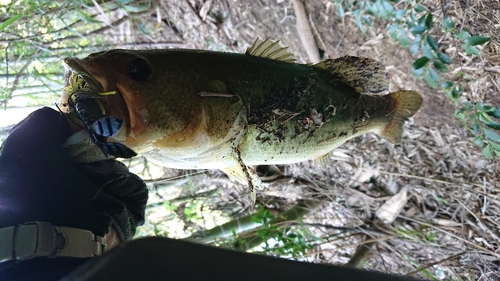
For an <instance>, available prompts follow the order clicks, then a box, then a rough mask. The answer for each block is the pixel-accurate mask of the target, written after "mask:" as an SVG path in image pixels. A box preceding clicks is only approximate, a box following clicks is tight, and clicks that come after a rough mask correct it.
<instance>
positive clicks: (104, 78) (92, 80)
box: [60, 58, 130, 139]
mask: <svg viewBox="0 0 500 281" xmlns="http://www.w3.org/2000/svg"><path fill="white" fill-rule="evenodd" d="M64 64H65V68H66V72H65V87H64V90H63V94H62V98H61V104H60V105H61V109H62V110H63V111H64V112H66V113H69V112H71V110H72V109H71V108H70V107H69V104H70V103H69V102H68V101H69V99H70V97H71V95H73V94H78V92H77V91H78V90H79V87H77V86H78V85H75V84H74V83H75V82H74V81H75V80H74V79H75V77H76V76H78V78H82V79H83V80H84V81H85V83H86V84H87V85H85V87H84V89H86V90H88V91H89V92H90V93H91V94H93V95H96V96H98V97H100V99H99V101H100V103H101V105H102V107H103V109H104V112H105V116H112V117H115V118H117V119H121V120H123V121H124V125H125V126H124V128H125V130H120V131H124V132H123V133H125V135H128V134H129V132H130V115H129V112H128V109H127V105H126V103H125V101H124V99H123V96H122V94H121V92H120V91H119V89H118V87H117V86H116V85H115V83H113V82H112V81H111V80H112V79H111V78H109V77H108V75H105V73H103V72H102V71H100V69H99V67H98V66H97V65H96V64H95V63H93V62H92V61H89V60H87V59H83V60H81V59H77V58H65V59H64ZM80 81H81V80H80ZM76 84H78V83H76ZM123 133H121V134H119V135H117V136H115V137H114V139H121V138H124V137H125V136H124V135H123Z"/></svg>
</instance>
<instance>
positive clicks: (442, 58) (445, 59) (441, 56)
mask: <svg viewBox="0 0 500 281" xmlns="http://www.w3.org/2000/svg"><path fill="white" fill-rule="evenodd" d="M438 58H439V60H440V61H442V62H443V63H446V64H450V63H451V59H450V57H449V56H448V55H447V54H445V53H441V52H439V53H438Z"/></svg>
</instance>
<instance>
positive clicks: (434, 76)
mask: <svg viewBox="0 0 500 281" xmlns="http://www.w3.org/2000/svg"><path fill="white" fill-rule="evenodd" d="M429 75H430V76H431V77H432V79H434V80H435V81H436V82H438V81H441V77H440V76H439V74H438V73H437V71H436V70H434V68H432V67H429ZM436 87H437V84H436Z"/></svg>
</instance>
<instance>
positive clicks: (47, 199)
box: [0, 108, 148, 241]
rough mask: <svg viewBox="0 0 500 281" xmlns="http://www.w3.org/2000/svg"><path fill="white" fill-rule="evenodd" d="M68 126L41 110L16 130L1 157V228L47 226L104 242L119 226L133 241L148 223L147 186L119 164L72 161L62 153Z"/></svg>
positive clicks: (54, 114) (49, 111)
mask: <svg viewBox="0 0 500 281" xmlns="http://www.w3.org/2000/svg"><path fill="white" fill-rule="evenodd" d="M68 122H69V121H68V120H67V119H66V118H65V116H64V115H63V114H61V113H60V112H57V111H55V110H53V109H51V108H42V109H39V110H37V111H35V112H33V113H32V114H31V115H30V116H28V117H27V118H26V119H25V120H23V121H21V122H20V123H19V124H17V125H16V126H15V127H14V128H13V129H12V130H11V132H10V134H9V136H8V137H7V139H6V140H5V141H4V143H3V146H2V150H1V154H0V218H1V219H0V227H7V226H12V225H17V224H22V223H25V222H29V221H48V222H50V223H52V224H53V225H57V226H68V227H75V228H83V229H88V230H91V231H92V232H93V233H94V234H96V235H100V236H104V234H105V233H107V232H108V231H109V229H110V226H114V227H115V228H116V230H117V232H118V235H119V237H120V239H121V240H122V241H124V240H129V239H131V238H132V236H133V235H134V233H135V229H136V226H138V225H141V224H142V223H144V212H145V206H146V202H147V197H148V191H147V188H146V185H145V184H144V182H143V181H142V180H141V179H140V178H139V177H137V176H136V175H134V174H132V173H130V172H129V171H128V169H127V168H126V167H125V166H124V165H123V164H121V163H120V162H118V161H115V160H106V161H102V162H98V163H91V164H78V163H75V162H74V161H72V159H70V158H69V156H68V153H67V151H65V150H64V149H63V148H62V147H61V144H62V143H63V142H64V141H65V140H66V139H67V138H68V137H69V135H70V128H69V123H68Z"/></svg>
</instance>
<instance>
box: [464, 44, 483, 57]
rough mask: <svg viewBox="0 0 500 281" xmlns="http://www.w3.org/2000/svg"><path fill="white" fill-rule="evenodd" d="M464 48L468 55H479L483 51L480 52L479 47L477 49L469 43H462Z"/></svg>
mask: <svg viewBox="0 0 500 281" xmlns="http://www.w3.org/2000/svg"><path fill="white" fill-rule="evenodd" d="M462 48H463V49H464V51H465V53H466V54H467V55H476V56H479V55H480V54H481V53H480V52H479V49H477V48H476V47H474V46H470V45H467V44H462Z"/></svg>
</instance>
